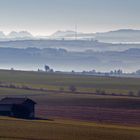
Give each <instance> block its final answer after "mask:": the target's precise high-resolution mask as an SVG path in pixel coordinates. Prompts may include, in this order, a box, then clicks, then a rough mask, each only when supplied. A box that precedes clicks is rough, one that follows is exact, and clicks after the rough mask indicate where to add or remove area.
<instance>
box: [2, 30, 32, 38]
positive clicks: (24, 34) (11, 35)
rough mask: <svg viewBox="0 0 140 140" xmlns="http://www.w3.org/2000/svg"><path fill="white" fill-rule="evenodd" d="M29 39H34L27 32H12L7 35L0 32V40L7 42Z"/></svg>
mask: <svg viewBox="0 0 140 140" xmlns="http://www.w3.org/2000/svg"><path fill="white" fill-rule="evenodd" d="M29 38H34V36H33V35H32V34H31V33H29V32H27V31H20V32H15V31H12V32H10V33H9V34H8V35H6V34H4V32H2V31H0V40H9V39H14V40H16V39H17V40H18V39H29Z"/></svg>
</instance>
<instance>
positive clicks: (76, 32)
mask: <svg viewBox="0 0 140 140" xmlns="http://www.w3.org/2000/svg"><path fill="white" fill-rule="evenodd" d="M75 40H77V25H75Z"/></svg>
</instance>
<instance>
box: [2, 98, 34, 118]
mask: <svg viewBox="0 0 140 140" xmlns="http://www.w3.org/2000/svg"><path fill="white" fill-rule="evenodd" d="M35 104H36V102H34V101H33V100H31V99H29V98H3V99H2V100H0V115H1V116H11V117H18V118H34V117H35Z"/></svg>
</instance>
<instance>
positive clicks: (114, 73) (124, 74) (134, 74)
mask: <svg viewBox="0 0 140 140" xmlns="http://www.w3.org/2000/svg"><path fill="white" fill-rule="evenodd" d="M38 72H50V73H66V74H80V75H91V76H92V75H93V76H113V77H135V78H136V77H138V78H139V77H140V70H137V71H135V72H130V73H127V72H123V70H122V69H118V70H111V71H109V72H101V71H96V70H95V69H93V70H91V71H85V70H83V71H82V72H77V71H74V70H71V71H70V72H67V71H54V70H53V68H50V67H49V66H48V65H45V66H44V70H41V69H38Z"/></svg>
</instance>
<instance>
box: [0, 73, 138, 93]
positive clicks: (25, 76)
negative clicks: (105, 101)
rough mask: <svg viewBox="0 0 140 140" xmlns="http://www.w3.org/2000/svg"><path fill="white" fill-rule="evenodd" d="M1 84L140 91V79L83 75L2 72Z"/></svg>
mask: <svg viewBox="0 0 140 140" xmlns="http://www.w3.org/2000/svg"><path fill="white" fill-rule="evenodd" d="M0 82H2V83H3V82H5V83H11V84H15V85H17V86H23V85H26V86H30V87H33V88H45V89H48V90H60V88H64V90H65V91H69V86H71V85H74V86H75V87H76V88H77V91H79V92H95V91H96V90H101V91H105V92H107V93H110V94H111V93H117V94H128V93H129V92H130V91H133V92H134V93H135V94H136V93H137V92H138V91H139V90H140V78H113V77H95V76H82V75H68V74H55V73H52V74H51V73H43V72H42V73H39V72H19V71H5V70H1V71H0Z"/></svg>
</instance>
